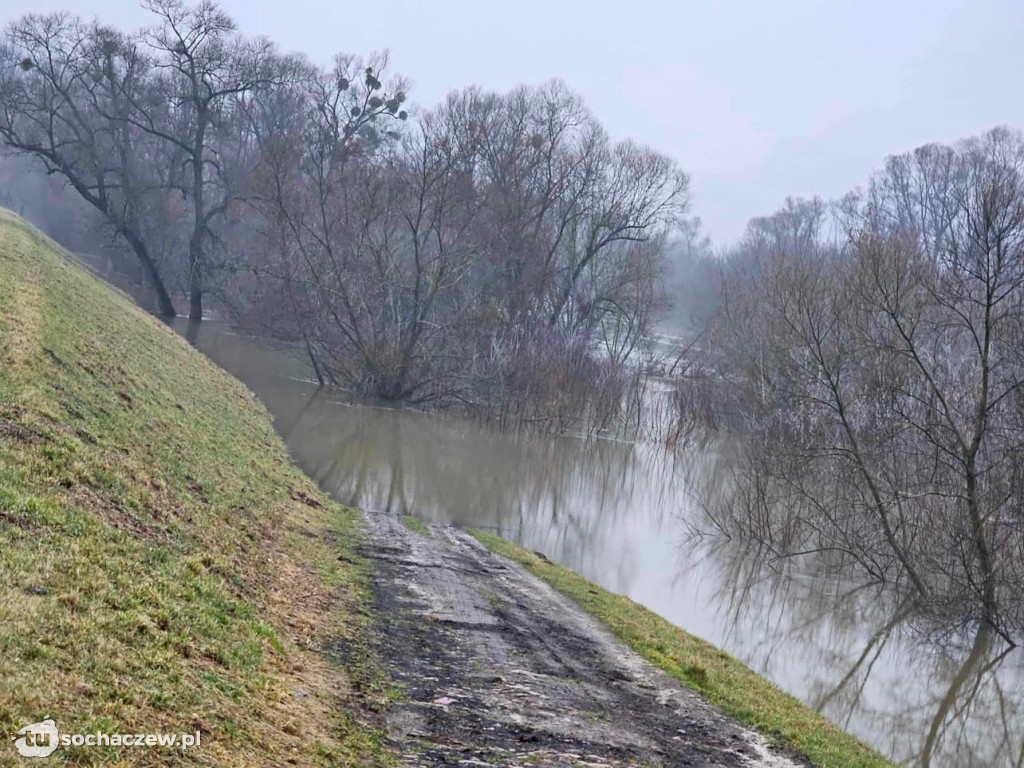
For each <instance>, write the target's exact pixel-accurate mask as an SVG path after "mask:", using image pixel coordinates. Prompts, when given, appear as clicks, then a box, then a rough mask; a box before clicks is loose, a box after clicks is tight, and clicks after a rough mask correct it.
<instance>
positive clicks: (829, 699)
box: [690, 541, 1024, 768]
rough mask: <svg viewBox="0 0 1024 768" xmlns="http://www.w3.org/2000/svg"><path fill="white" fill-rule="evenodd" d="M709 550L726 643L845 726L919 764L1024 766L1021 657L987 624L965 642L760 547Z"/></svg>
mask: <svg viewBox="0 0 1024 768" xmlns="http://www.w3.org/2000/svg"><path fill="white" fill-rule="evenodd" d="M690 544H692V541H691V542H690ZM705 552H706V560H704V561H702V563H701V566H700V567H701V568H706V567H708V565H709V563H711V564H713V567H716V568H717V569H718V576H719V581H718V583H719V584H720V591H719V593H718V595H717V596H716V597H717V601H718V604H719V606H720V609H719V610H720V612H721V614H722V616H723V618H725V620H726V622H727V624H728V626H729V633H728V636H727V638H726V640H725V643H724V644H725V645H726V647H727V648H728V649H729V650H730V651H731V652H733V653H735V654H736V655H738V656H739V657H740V658H742V659H744V661H746V662H747V663H748V664H750V665H751V666H752V667H754V668H755V669H758V670H759V671H761V672H763V673H765V674H766V675H767V676H768V677H770V678H772V679H774V680H776V681H777V682H779V683H780V684H781V685H782V686H783V687H784V688H786V689H787V690H790V692H793V693H795V694H797V695H798V696H799V697H800V698H801V699H802V700H803V701H805V702H806V703H807V704H808V705H809V706H811V707H813V708H814V709H815V710H817V711H819V712H821V713H823V714H824V715H826V716H827V717H828V718H829V719H830V720H832V721H833V722H835V723H836V724H837V725H839V726H840V727H842V728H844V729H846V730H849V731H851V732H853V733H855V734H856V735H858V736H860V737H861V738H862V739H864V740H865V741H867V742H868V743H870V744H872V745H873V746H875V747H876V748H878V749H880V750H881V751H883V752H885V753H887V754H889V755H890V756H892V757H893V759H895V760H896V761H897V762H899V763H900V764H903V765H907V766H912V767H913V768H947V767H948V768H982V766H984V767H985V768H1001V767H1003V766H1005V767H1006V768H1010V767H1011V766H1012V767H1013V768H1021V766H1024V728H1022V727H1021V725H1020V723H1021V722H1022V715H1024V674H1022V671H1024V670H1022V666H1021V662H1022V660H1021V658H1020V653H1019V652H1015V651H1014V650H1013V649H1010V648H1008V647H1007V646H1006V645H1005V643H1003V642H1002V640H1001V638H998V637H997V636H995V635H994V633H993V632H992V630H991V628H988V627H986V626H984V625H982V626H981V627H980V628H978V629H976V630H974V631H973V632H972V633H970V634H967V635H966V636H965V635H964V634H963V633H961V632H957V631H953V630H949V629H948V628H943V627H941V626H939V625H937V624H936V623H935V622H934V619H932V618H929V619H928V620H927V621H926V620H924V619H922V617H921V616H920V615H919V614H918V613H917V612H916V611H915V606H914V605H913V603H911V602H904V603H901V604H894V603H893V602H892V601H891V600H889V599H887V597H886V593H885V592H883V591H882V590H880V589H879V588H878V587H876V586H873V585H871V586H863V585H859V586H850V585H847V584H844V583H842V582H841V581H839V580H837V579H835V578H823V577H819V578H815V577H814V576H813V572H810V573H809V572H808V571H799V570H797V569H795V568H794V567H793V566H792V564H791V563H788V562H787V564H786V566H785V567H776V566H778V563H773V562H772V561H771V560H770V559H769V558H768V557H766V556H765V552H764V550H760V551H759V550H758V549H757V548H752V547H749V546H741V545H739V544H736V543H733V542H725V543H723V542H721V541H719V542H715V543H707V547H706V550H705ZM691 562H692V560H691ZM794 660H796V661H795V662H794Z"/></svg>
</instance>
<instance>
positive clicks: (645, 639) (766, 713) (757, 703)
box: [472, 531, 893, 768]
mask: <svg viewBox="0 0 1024 768" xmlns="http://www.w3.org/2000/svg"><path fill="white" fill-rule="evenodd" d="M472 533H473V535H474V536H476V537H477V539H479V540H480V541H481V542H482V543H483V544H484V545H485V546H487V547H488V548H489V549H491V550H492V551H494V552H496V553H498V554H500V555H503V556H505V557H507V558H509V559H511V560H514V561H515V562H517V563H520V564H521V565H523V566H524V567H525V568H526V569H527V570H528V571H530V572H531V573H533V574H534V575H535V576H538V577H540V578H542V579H544V580H545V581H546V582H548V583H549V584H551V585H552V586H553V587H554V588H555V589H557V590H558V591H559V592H562V593H563V594H565V595H566V596H568V597H570V598H572V599H573V600H574V601H576V603H578V604H579V605H580V607H582V608H583V609H584V610H586V611H588V612H589V613H590V614H592V615H593V616H595V617H597V618H598V619H600V620H601V621H602V622H604V624H605V625H606V626H607V627H608V629H609V630H611V632H612V634H613V635H615V636H616V637H617V638H619V639H620V640H621V641H622V642H624V643H626V644H627V645H629V646H631V647H632V648H634V649H635V650H636V651H637V652H639V653H640V655H641V656H643V657H644V658H646V659H647V660H648V661H650V662H652V663H653V664H655V665H656V666H658V667H660V668H661V669H663V670H665V671H666V672H668V673H669V674H670V675H672V676H673V677H674V678H676V679H677V680H679V681H680V682H681V683H682V684H683V685H685V686H687V687H688V688H692V689H694V690H696V691H699V692H700V693H701V694H703V695H704V696H705V697H706V698H707V699H708V700H709V701H711V702H713V703H715V704H717V705H719V706H720V707H722V708H723V709H724V710H725V711H727V712H729V713H730V714H732V715H733V716H735V717H736V718H737V719H738V720H739V721H740V722H743V723H746V724H748V725H751V726H754V727H755V728H757V729H758V730H760V731H761V732H763V733H765V734H767V735H768V736H769V737H771V738H773V739H775V740H776V741H777V742H778V743H780V744H782V745H784V746H787V747H790V748H792V749H795V750H796V751H798V752H800V753H802V754H804V755H806V756H807V757H808V758H809V759H810V760H811V762H813V763H814V765H816V766H819V768H893V764H892V763H891V762H889V761H888V760H886V759H885V758H883V757H882V756H881V755H879V754H878V753H876V752H874V751H873V750H871V749H869V748H868V747H866V746H865V745H864V744H862V743H861V742H859V741H857V739H855V738H854V737H853V736H850V735H849V734H847V733H843V732H842V731H840V730H839V729H838V728H836V727H835V726H834V725H832V723H830V722H829V721H828V720H826V719H825V718H823V717H822V716H821V715H819V714H817V713H816V712H814V711H812V710H811V709H808V708H807V707H805V706H804V705H803V704H801V703H800V702H799V701H797V700H796V699H795V698H793V697H792V696H790V695H789V694H786V693H783V692H782V691H780V690H779V689H778V688H776V687H775V686H774V685H772V684H771V683H769V682H768V681H767V680H765V679H764V678H763V677H761V676H760V675H758V674H756V673H754V672H752V671H751V670H750V669H749V668H747V667H746V666H745V665H743V664H742V663H740V662H739V661H737V660H736V659H734V658H732V657H731V656H729V655H728V654H727V653H725V652H724V651H721V650H719V649H718V648H715V647H714V646H713V645H711V644H710V643H707V642H705V641H703V640H701V639H699V638H697V637H694V636H693V635H691V634H689V633H687V632H684V631H683V630H681V629H680V628H679V627H677V626H675V625H673V624H671V623H669V622H667V621H665V619H663V618H661V617H660V616H658V615H657V614H656V613H654V612H652V611H650V610H648V609H647V608H644V607H643V606H642V605H639V604H637V603H635V602H633V601H632V600H630V599H629V598H628V597H623V596H622V595H616V594H613V593H612V592H608V591H607V590H604V589H601V588H600V587H598V586H596V585H595V584H593V583H591V582H589V581H587V580H586V579H584V578H583V577H582V576H580V575H579V574H576V573H573V572H572V571H570V570H568V569H567V568H563V567H562V566H560V565H556V564H554V563H550V562H547V561H545V560H542V559H541V558H539V557H537V556H536V555H535V554H533V553H532V552H528V551H526V550H525V549H522V548H520V547H517V546H516V545H514V544H510V543H509V542H507V541H505V540H504V539H500V538H498V537H497V536H493V535H491V534H487V533H483V532H480V531H473V532H472Z"/></svg>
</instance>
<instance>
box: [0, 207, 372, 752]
mask: <svg viewBox="0 0 1024 768" xmlns="http://www.w3.org/2000/svg"><path fill="white" fill-rule="evenodd" d="M356 525H357V522H356V518H355V516H354V513H353V512H352V511H351V510H348V509H345V508H343V507H340V506H338V505H335V504H333V503H331V502H330V501H329V500H327V499H326V498H325V497H324V496H323V495H322V494H320V493H319V492H318V491H317V489H316V488H315V487H314V485H313V484H312V482H311V481H310V480H308V479H307V478H306V477H305V476H303V475H302V474H301V473H300V472H299V471H298V470H296V469H295V468H294V467H293V466H292V464H291V462H290V460H289V457H288V455H287V452H286V450H285V448H284V446H283V445H282V443H281V442H280V441H279V440H278V439H277V437H276V436H275V434H274V432H273V429H272V425H271V421H270V418H269V416H268V414H267V413H266V411H265V410H264V408H263V407H262V406H261V405H260V404H259V403H258V402H257V400H256V399H255V397H254V396H253V395H252V394H251V393H250V392H249V391H248V390H246V388H245V387H244V386H242V385H241V384H240V383H239V382H237V381H235V380H234V379H232V378H231V377H230V376H228V375H227V374H225V373H224V372H222V371H221V370H220V369H219V368H217V367H216V366H214V365H213V364H212V363H211V362H209V361H208V360H207V359H206V358H204V357H203V356H202V355H200V354H198V353H197V352H195V351H194V350H193V349H191V348H190V347H189V346H188V345H187V344H186V343H185V342H184V341H183V340H182V339H180V338H179V337H177V336H176V335H175V334H174V333H173V332H172V331H171V330H169V329H168V328H166V327H165V326H163V325H162V324H161V323H159V322H158V321H157V320H155V319H154V318H152V317H149V316H148V315H146V314H145V313H143V312H142V311H141V310H139V309H138V308H136V307H135V306H134V305H133V304H132V303H131V302H130V301H129V300H128V299H127V298H126V297H124V296H122V295H120V294H119V293H117V292H116V291H114V290H112V289H111V288H109V287H107V286H105V285H103V284H101V283H100V282H99V281H98V280H96V279H94V278H93V277H91V276H90V275H88V274H87V273H86V272H85V271H83V270H82V269H81V268H79V267H78V266H76V265H75V264H73V263H72V262H71V261H70V260H69V259H68V257H67V256H66V255H64V254H62V253H61V252H60V251H59V249H58V248H57V247H56V246H55V245H54V244H53V243H51V242H50V241H49V240H47V239H46V238H44V237H43V236H42V235H40V234H39V233H38V232H37V231H35V230H34V229H32V228H31V227H29V226H28V225H27V224H25V223H24V222H22V221H21V220H20V219H18V218H17V217H16V216H14V215H13V214H11V213H9V212H6V211H3V210H2V209H0V573H2V574H3V579H2V580H0V731H12V730H16V729H17V728H18V727H21V726H23V725H27V724H29V723H32V722H36V721H39V720H41V719H43V718H44V717H46V716H50V717H52V718H53V719H54V720H55V721H56V722H57V725H58V727H59V729H60V730H61V731H62V732H65V733H92V732H95V731H97V730H102V731H105V732H108V733H124V732H128V733H136V732H167V733H180V732H192V731H195V730H196V729H199V730H200V731H201V732H202V746H201V748H199V749H193V750H191V751H189V752H187V753H184V754H183V753H182V752H181V751H180V750H169V749H167V748H163V749H161V748H156V747H131V748H121V749H115V748H113V747H110V748H89V747H79V748H73V747H70V748H67V749H65V748H61V751H60V752H59V753H58V754H56V755H54V758H52V759H58V758H59V759H61V760H66V761H70V762H72V763H83V764H85V763H88V764H99V763H104V764H117V765H128V764H131V765H179V764H203V765H238V766H261V765H267V766H269V765H283V764H289V763H298V764H305V765H317V764H331V765H338V764H353V765H368V764H379V763H384V762H387V761H388V756H387V753H386V751H385V748H384V746H383V740H382V737H381V734H380V733H379V732H378V731H376V730H375V729H374V728H373V727H372V726H371V725H368V724H367V722H366V720H365V718H363V717H362V716H361V715H360V714H358V713H359V712H361V711H363V707H366V706H370V707H371V708H372V707H373V705H374V704H375V703H379V702H380V700H381V699H383V698H384V697H386V695H387V692H386V691H385V690H383V689H382V687H381V685H380V683H379V682H378V677H377V675H376V672H375V670H374V668H373V665H372V662H370V661H369V656H368V655H366V654H364V653H362V652H361V651H362V650H364V649H365V648H366V645H365V640H366V632H367V631H368V628H367V627H368V625H367V624H366V619H365V615H366V614H365V608H364V605H363V603H364V601H365V599H366V592H365V587H366V581H365V579H366V575H367V574H366V571H365V564H363V563H361V561H360V560H359V558H358V557H357V556H356V555H355V553H354V552H353V545H354V543H355V540H356V537H357V536H358V530H357V528H356ZM332 638H340V642H342V643H344V645H345V648H346V653H345V658H346V659H347V661H346V662H345V663H344V665H343V666H342V665H340V663H332V662H331V661H330V660H329V659H330V654H329V653H325V649H326V648H327V645H328V642H329V640H331V639H332ZM5 741H6V739H5ZM20 762H21V758H19V757H18V756H17V753H16V752H15V750H14V747H13V746H12V745H10V743H8V745H7V746H3V745H2V744H0V765H3V764H20Z"/></svg>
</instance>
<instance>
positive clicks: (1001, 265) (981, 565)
mask: <svg viewBox="0 0 1024 768" xmlns="http://www.w3.org/2000/svg"><path fill="white" fill-rule="evenodd" d="M844 223H845V224H846V226H847V230H848V231H849V232H850V233H851V238H850V240H849V242H848V243H847V244H845V245H843V246H842V247H834V246H828V245H824V244H822V241H821V240H820V239H817V240H816V239H813V238H812V239H802V240H800V241H793V242H788V243H786V242H782V243H778V244H777V245H772V246H770V247H768V248H767V249H766V250H765V251H764V252H763V253H761V254H760V255H759V256H758V257H757V258H756V259H751V260H750V261H749V262H748V269H747V270H746V272H745V273H738V274H735V275H733V276H732V277H731V279H730V280H728V281H727V284H726V287H725V290H724V292H723V295H724V298H723V307H722V311H721V313H720V317H719V319H718V321H717V325H716V327H715V329H714V334H715V337H716V349H717V350H718V354H719V355H720V358H719V360H718V361H717V364H718V366H719V370H720V371H722V372H723V375H725V376H726V377H727V378H728V379H729V380H730V382H731V383H732V384H733V385H734V386H733V387H732V388H731V392H732V394H733V396H734V399H733V401H732V403H731V406H732V408H733V409H734V413H733V419H734V423H736V424H738V425H742V429H743V431H744V432H746V433H747V434H748V435H749V440H748V442H747V446H748V452H747V458H748V462H747V463H746V464H745V465H744V468H743V469H742V470H741V471H740V483H739V485H738V490H737V493H736V494H734V495H733V496H732V506H731V508H728V509H727V510H725V511H722V510H720V511H719V517H718V520H719V523H720V525H721V526H722V527H723V528H725V529H727V530H734V531H737V532H742V533H745V534H750V533H754V534H755V535H757V536H758V537H760V538H762V539H764V540H765V541H767V542H768V544H769V546H771V547H772V548H773V549H774V550H775V551H776V553H777V554H781V555H785V556H794V555H809V554H812V553H813V554H816V555H817V556H819V557H820V558H821V559H822V560H824V561H826V562H829V563H831V564H833V565H837V566H839V567H847V566H850V565H853V566H855V567H856V568H859V569H860V570H861V572H862V573H865V574H867V575H869V576H870V577H872V578H875V579H878V580H884V581H891V582H894V583H897V584H903V583H905V584H906V585H907V586H908V587H909V588H910V589H911V590H912V591H913V592H914V593H916V594H917V596H918V598H919V599H920V601H921V603H922V604H924V605H928V606H931V607H932V608H933V609H935V610H938V611H941V612H943V613H944V614H945V615H947V616H951V617H957V618H958V619H959V620H962V621H965V622H980V623H982V624H985V625H988V626H990V627H992V628H994V629H995V630H996V631H998V632H1000V633H1002V634H1003V636H1004V637H1005V638H1007V639H1008V640H1013V639H1015V638H1018V637H1019V636H1020V633H1021V632H1022V631H1024V612H1022V605H1021V601H1020V599H1019V594H1020V593H1019V585H1020V584H1021V583H1022V579H1024V565H1022V563H1024V561H1022V558H1021V554H1022V552H1024V519H1022V517H1021V509H1024V495H1022V494H1024V491H1022V485H1021V480H1022V476H1021V469H1022V466H1024V462H1022V460H1024V397H1022V392H1021V389H1022V386H1024V141H1022V139H1021V137H1020V135H1018V134H1015V133H1011V132H1009V131H1005V130H996V131H993V132H991V133H989V134H987V135H986V136H984V137H982V138H980V139H976V140H971V141H967V142H964V143H961V144H959V145H957V146H956V147H953V148H934V147H929V148H925V149H922V150H919V151H918V152H917V153H915V155H913V156H905V157H902V158H895V159H892V160H890V162H889V163H888V164H887V166H886V170H885V171H884V172H883V173H882V174H881V175H880V176H879V177H878V178H876V179H875V180H874V182H873V184H872V187H871V189H870V190H869V194H868V195H866V196H865V197H864V198H863V200H861V201H859V202H857V203H856V204H851V202H850V201H847V205H846V208H845V217H844Z"/></svg>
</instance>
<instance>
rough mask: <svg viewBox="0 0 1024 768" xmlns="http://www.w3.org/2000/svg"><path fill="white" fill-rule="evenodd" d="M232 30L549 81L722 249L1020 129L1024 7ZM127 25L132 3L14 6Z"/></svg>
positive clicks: (928, 5) (1000, 2)
mask: <svg viewBox="0 0 1024 768" xmlns="http://www.w3.org/2000/svg"><path fill="white" fill-rule="evenodd" d="M222 6H223V7H224V9H225V10H227V11H228V12H229V13H230V14H231V15H232V16H233V17H234V18H235V20H236V22H237V23H238V26H239V28H240V29H241V30H242V31H243V32H245V33H247V34H253V35H266V36H268V37H270V38H272V39H274V40H275V41H276V42H277V43H278V44H279V45H280V46H281V47H282V48H283V49H284V50H288V51H302V52H304V53H306V54H307V55H308V56H309V57H310V58H311V59H313V60H314V61H317V62H321V63H324V64H326V63H328V62H329V61H330V60H331V58H332V56H333V55H334V54H335V53H338V52H347V53H356V54H363V55H365V54H368V53H370V52H373V51H380V50H385V49H386V50H389V51H390V53H391V62H392V67H391V68H392V70H393V71H394V72H395V73H400V74H403V75H405V76H407V77H409V78H411V80H412V82H413V87H412V89H411V91H410V94H409V96H410V100H411V101H413V102H415V103H417V104H419V105H422V106H431V105H433V104H435V103H436V102H438V101H439V100H441V99H442V98H443V97H444V95H445V94H446V93H447V92H448V91H450V90H454V89H457V88H461V87H464V86H468V85H479V86H481V87H483V88H485V89H488V90H498V91H502V90H507V89H509V88H512V87H514V86H516V85H518V84H521V83H531V84H537V83H542V82H544V81H546V80H548V79H550V78H552V77H559V78H561V79H562V80H564V81H565V82H566V83H567V84H568V85H569V86H570V87H571V88H572V89H573V90H575V91H577V92H578V93H580V94H581V95H582V96H583V97H584V98H585V99H586V101H587V103H588V104H589V106H590V108H591V109H592V110H593V112H594V113H595V114H596V115H597V117H598V118H599V119H600V120H601V122H602V123H603V124H604V125H605V127H606V129H607V130H608V132H609V133H610V135H611V136H612V138H613V139H616V140H617V139H625V138H631V139H634V140H635V141H638V142H640V143H642V144H646V145H649V146H651V147H653V148H655V149H657V150H659V151H661V152H664V153H666V154H668V155H670V156H672V157H674V158H675V159H676V160H677V161H678V162H679V164H680V166H681V167H682V168H683V169H684V170H686V171H687V172H688V173H689V174H690V175H691V177H692V180H693V193H694V202H693V209H692V213H693V214H695V215H699V216H700V217H701V218H702V219H703V221H704V223H705V226H706V228H707V230H708V231H710V233H711V235H712V237H713V238H714V240H715V242H716V243H718V244H721V245H725V244H728V243H729V242H731V241H734V240H735V239H737V238H738V237H740V236H741V235H742V233H743V230H744V227H745V225H746V222H747V221H748V220H749V219H750V218H751V217H752V216H759V215H764V214H767V213H771V212H772V211H774V210H775V209H776V208H778V207H779V206H780V205H781V204H782V202H783V200H784V199H785V197H786V196H787V195H794V196H803V197H810V196H813V195H820V196H822V197H824V198H825V199H834V198H837V197H839V196H841V195H842V194H844V193H845V192H847V191H849V190H851V189H853V188H855V187H857V186H858V185H863V184H864V183H865V182H866V181H867V179H868V177H869V175H870V173H871V171H872V170H873V169H875V168H877V167H878V166H879V165H880V164H881V163H882V162H883V160H884V158H885V157H886V156H887V155H889V154H893V153H896V152H903V151H907V150H910V149H913V148H914V147H916V146H919V145H921V144H925V143H929V142H950V141H955V140H956V139H958V138H963V137H966V136H970V135H973V134H977V133H980V132H982V131H985V130H987V129H989V128H992V127H994V126H997V125H1009V126H1013V127H1018V128H1024V88H1022V81H1021V75H1022V73H1024V42H1022V41H1024V0H973V2H971V1H968V0H886V1H885V2H880V1H878V0H859V1H856V2H846V1H845V0H828V1H826V0H820V1H818V2H813V1H812V0H771V2H768V1H766V0H744V1H742V2H741V1H740V0H734V1H732V2H726V1H724V0H723V1H722V2H711V0H677V1H676V2H661V3H656V2H650V1H649V0H629V1H628V2H621V1H620V2H616V3H609V2H604V1H603V0H600V1H599V0H589V1H588V2H584V1H583V0H572V1H571V2H570V1H569V0H546V2H545V1H542V0H512V1H509V2H494V1H493V0H491V1H490V2H488V1H486V0H432V2H411V1H408V0H406V1H404V2H403V1H402V0H373V2H366V1H364V2H358V3H357V2H337V1H336V0H335V1H330V0H224V1H223V2H222ZM0 7H2V9H3V12H2V15H3V17H4V20H9V19H13V18H16V17H17V16H19V15H21V14H23V13H28V12H30V11H46V10H58V9H70V10H73V11H75V12H77V13H80V14H82V15H84V16H86V17H93V16H96V17H99V18H100V19H102V20H104V21H107V22H113V23H116V24H118V25H119V26H121V27H122V28H134V27H137V26H141V25H145V24H148V23H151V21H150V17H149V15H148V14H147V13H146V12H145V11H144V10H142V8H140V6H139V5H138V3H137V2H136V1H135V0H4V1H3V3H2V5H0Z"/></svg>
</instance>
